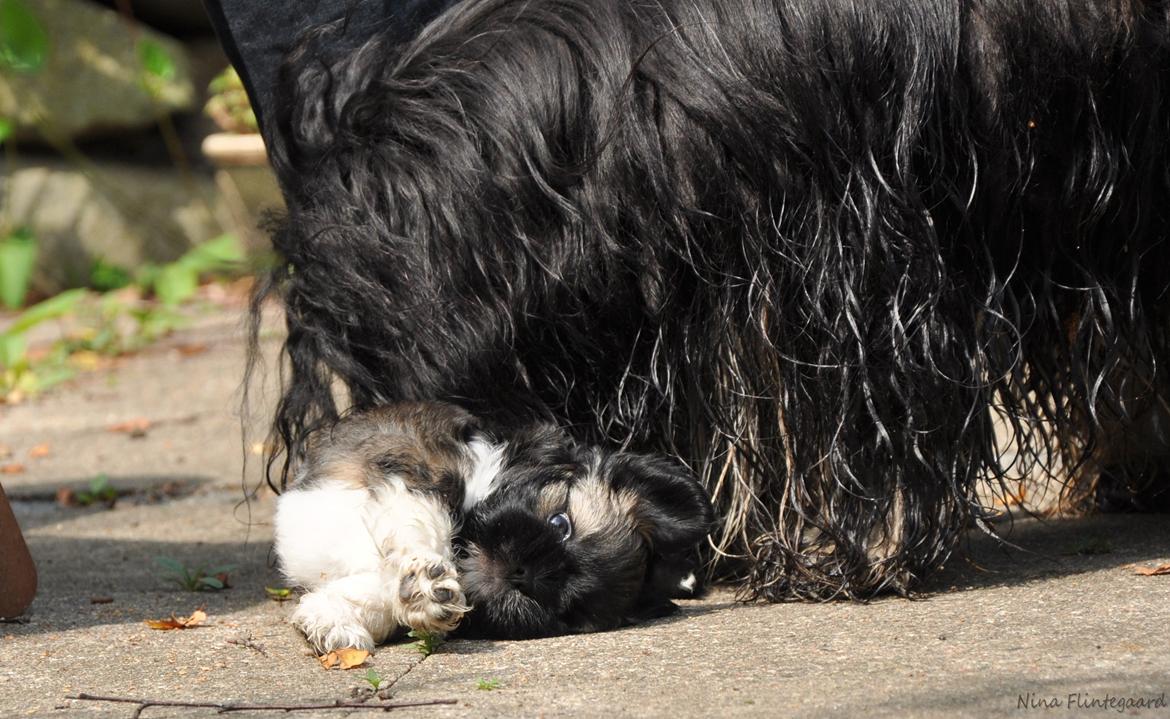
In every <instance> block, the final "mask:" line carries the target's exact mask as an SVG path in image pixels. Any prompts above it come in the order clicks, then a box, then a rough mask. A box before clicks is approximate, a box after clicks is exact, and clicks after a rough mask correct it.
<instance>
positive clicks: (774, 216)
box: [263, 0, 1170, 599]
mask: <svg viewBox="0 0 1170 719" xmlns="http://www.w3.org/2000/svg"><path fill="white" fill-rule="evenodd" d="M344 32H345V30H344V28H343V27H342V26H341V25H332V26H327V27H323V28H320V29H318V30H317V31H316V32H314V33H313V34H311V35H310V36H309V37H307V38H306V40H305V42H304V43H303V44H302V45H301V46H300V47H299V49H298V50H297V51H296V52H295V53H293V54H292V55H291V56H290V58H289V60H288V64H287V65H286V67H285V75H284V83H285V84H284V87H283V89H282V91H281V93H280V94H279V95H278V97H279V101H278V103H277V106H278V107H281V108H284V109H283V110H282V112H281V114H280V116H279V117H278V118H276V120H275V122H276V123H277V126H278V128H279V131H280V134H281V136H282V137H283V138H284V139H285V145H284V146H283V147H281V148H280V149H279V150H278V151H277V152H275V153H274V161H275V164H276V167H277V170H278V172H279V175H280V178H281V180H282V183H283V185H284V187H285V190H286V194H287V198H288V200H289V208H288V216H287V219H286V220H285V221H284V222H283V223H282V224H281V226H280V228H279V230H278V231H277V232H276V235H275V244H276V249H277V250H278V251H279V252H280V254H281V255H282V256H283V258H284V260H285V261H286V264H284V265H283V266H282V267H281V268H280V270H279V271H278V272H277V273H276V274H275V276H274V277H273V278H272V280H271V282H270V283H269V284H268V285H267V286H266V287H265V288H263V292H272V293H275V294H277V295H279V296H280V297H281V298H282V299H283V301H284V303H285V306H286V308H287V317H288V329H289V335H288V340H287V344H286V351H287V356H288V359H289V361H290V362H291V373H290V374H289V375H288V378H287V383H286V386H285V389H284V393H283V396H282V399H281V402H280V405H279V409H278V412H277V416H276V419H275V433H276V435H277V437H278V438H279V440H280V441H281V443H282V446H283V447H284V448H285V449H286V450H287V454H286V455H285V459H286V460H287V461H290V462H292V463H293V464H295V463H296V462H297V461H298V459H300V458H301V457H302V452H303V449H304V446H305V440H306V437H307V436H309V434H310V433H311V432H312V431H313V430H314V429H316V428H318V427H321V426H323V425H326V424H328V423H330V422H332V421H333V420H334V419H335V418H336V417H337V415H338V407H337V406H336V404H335V400H334V395H333V393H332V386H333V383H334V381H335V380H340V381H341V382H342V383H343V384H344V386H345V387H346V388H347V389H348V391H349V395H350V399H351V400H352V403H353V404H354V405H355V406H357V407H359V408H367V407H372V406H374V405H377V404H381V403H386V402H392V401H398V400H418V399H441V400H449V401H453V402H456V403H458V404H460V405H462V406H464V407H466V408H468V409H469V410H471V411H472V412H474V413H475V414H476V415H478V416H480V417H483V418H486V419H487V420H488V421H489V423H490V424H493V425H495V426H497V427H504V428H507V427H509V426H518V425H519V424H521V423H526V422H528V421H530V420H533V419H551V420H554V421H556V422H559V423H561V424H562V425H566V426H568V427H569V428H570V430H571V431H572V432H573V433H574V434H575V435H577V436H578V437H579V438H581V439H584V440H588V441H594V442H604V443H611V444H612V445H615V446H623V447H631V448H634V449H637V450H640V451H660V452H667V453H670V454H673V455H676V456H678V457H680V458H682V459H683V460H684V461H686V462H687V463H689V464H690V465H691V466H692V467H694V468H695V469H696V470H697V471H698V473H699V474H700V476H701V477H702V479H703V481H704V483H705V485H706V486H707V488H708V489H709V490H710V492H711V494H712V496H713V498H714V501H715V503H716V507H717V513H718V515H719V518H720V522H721V523H720V528H719V530H718V531H717V532H716V533H715V534H714V535H713V537H712V550H713V551H712V556H713V557H714V559H715V560H716V561H715V562H714V567H715V569H714V572H715V573H716V574H717V575H719V576H722V577H734V578H737V579H741V580H743V586H744V587H745V588H746V590H747V592H746V594H747V595H748V596H760V597H765V598H768V599H783V598H791V597H817V598H823V597H829V596H864V595H868V594H871V593H873V592H876V591H882V590H895V591H904V590H906V589H908V588H910V587H912V586H913V583H914V582H915V580H918V579H920V578H922V577H923V576H924V575H925V574H926V573H927V572H928V571H929V570H930V569H932V568H934V567H936V566H937V565H938V564H939V563H940V562H941V561H942V560H943V559H945V558H946V557H947V556H948V554H949V553H950V552H951V551H952V549H953V547H954V546H955V545H956V540H957V538H958V536H959V535H960V533H961V531H962V530H963V529H964V528H965V527H967V526H969V525H970V524H971V522H972V521H978V520H980V519H981V518H983V517H985V516H986V510H985V509H984V508H983V507H982V506H981V505H982V504H983V502H981V501H980V500H979V497H978V496H977V489H978V485H979V483H980V482H981V481H982V480H984V479H988V478H990V479H992V480H994V479H1001V480H1002V479H1007V478H1011V477H1013V476H1015V475H1016V474H1018V473H1020V472H1022V471H1025V470H1033V469H1039V470H1040V471H1045V470H1051V471H1057V470H1059V471H1060V472H1061V473H1062V474H1063V475H1067V477H1069V478H1070V479H1071V480H1072V481H1074V482H1076V483H1079V484H1076V486H1074V487H1073V489H1074V490H1076V491H1077V492H1079V496H1084V497H1090V498H1091V495H1093V494H1094V493H1095V492H1104V491H1105V485H1108V486H1109V488H1110V489H1109V491H1110V493H1111V496H1116V495H1118V494H1119V492H1118V491H1115V490H1117V489H1118V488H1120V489H1121V490H1122V492H1121V493H1122V494H1124V495H1125V496H1126V497H1129V498H1130V499H1131V500H1132V502H1133V503H1135V504H1138V505H1141V504H1142V503H1144V502H1147V501H1148V500H1149V498H1150V497H1152V496H1154V495H1155V494H1157V493H1158V492H1159V491H1161V490H1163V489H1165V487H1166V485H1167V482H1166V480H1165V473H1166V469H1167V465H1168V463H1167V461H1166V453H1165V444H1166V438H1167V431H1166V425H1165V424H1164V422H1165V416H1166V415H1165V408H1166V406H1167V405H1166V402H1167V399H1170V391H1168V389H1167V382H1166V375H1165V369H1164V367H1163V366H1162V365H1163V364H1164V363H1165V362H1166V361H1167V360H1170V338H1168V336H1167V332H1168V330H1170V325H1168V317H1167V315H1168V311H1170V295H1168V289H1170V283H1168V279H1167V278H1168V275H1170V249H1168V244H1167V239H1168V232H1170V229H1168V228H1170V152H1168V150H1167V138H1168V137H1170V100H1168V99H1167V92H1168V91H1170V9H1168V4H1167V3H1165V2H1161V1H1155V0H987V1H974V0H799V1H797V0H645V1H639V2H635V1H632V0H462V2H459V3H457V4H455V5H454V6H453V7H451V8H449V9H447V10H446V11H445V12H444V13H443V14H441V15H440V16H438V17H437V18H435V19H433V20H432V21H430V22H429V23H428V24H427V25H426V27H425V28H424V29H423V30H422V32H421V34H419V36H418V37H417V38H414V39H411V40H408V41H405V42H400V41H399V38H395V37H394V36H392V35H390V34H378V35H375V36H374V37H373V38H372V39H369V40H368V41H365V42H362V43H359V44H357V45H356V47H353V49H352V51H349V52H346V53H345V54H344V57H341V58H336V57H330V55H331V53H330V52H329V48H330V47H336V46H337V42H338V40H337V37H338V35H339V34H344ZM353 45H354V44H353V43H349V45H347V47H348V46H353ZM997 415H998V417H999V418H998V419H997ZM997 422H998V423H999V424H998V427H997ZM1135 427H1138V428H1140V429H1141V431H1143V432H1145V433H1146V435H1145V436H1147V437H1148V442H1146V441H1143V442H1142V443H1139V444H1140V445H1141V446H1139V447H1138V449H1139V450H1140V451H1137V452H1134V453H1129V454H1128V455H1127V456H1122V457H1120V458H1119V457H1118V456H1117V453H1115V452H1111V451H1110V447H1111V446H1112V445H1111V444H1110V443H1108V442H1106V441H1105V440H1106V438H1108V437H1109V436H1111V435H1113V434H1114V433H1118V432H1120V433H1123V434H1124V433H1127V432H1130V431H1131V430H1133V428H1135ZM997 431H998V432H999V435H1000V436H999V438H998V439H997ZM1134 431H1136V430H1134ZM1005 438H1006V440H1007V441H1008V444H1010V445H1011V447H1012V450H1013V456H1014V458H1015V459H1013V460H1012V461H1011V462H1007V461H1005V459H1004V457H1003V455H1002V449H1003V444H1004V443H1003V441H1002V440H1004V439H1005ZM285 471H286V473H287V465H286V467H285Z"/></svg>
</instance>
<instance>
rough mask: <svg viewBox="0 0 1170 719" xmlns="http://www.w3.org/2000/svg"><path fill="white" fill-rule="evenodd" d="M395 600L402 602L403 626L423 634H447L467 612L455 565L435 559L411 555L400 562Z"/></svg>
mask: <svg viewBox="0 0 1170 719" xmlns="http://www.w3.org/2000/svg"><path fill="white" fill-rule="evenodd" d="M398 598H399V599H400V600H401V601H402V610H403V616H402V623H403V624H405V625H407V626H408V627H410V628H411V629H417V630H419V631H424V632H431V633H439V634H444V633H446V632H449V631H451V630H453V629H454V628H455V627H456V626H458V624H459V620H460V619H462V618H463V615H464V613H466V612H467V611H468V610H469V609H470V607H468V606H467V604H466V602H467V600H466V598H465V597H464V596H463V588H462V587H460V586H459V578H458V576H457V574H456V572H455V566H454V565H453V564H452V563H451V562H450V561H448V560H446V559H443V558H441V557H437V556H431V557H425V556H412V557H409V558H407V559H406V560H405V561H404V562H403V563H402V566H401V569H400V571H399V575H398Z"/></svg>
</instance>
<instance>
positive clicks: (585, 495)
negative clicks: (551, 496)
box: [569, 474, 636, 537]
mask: <svg viewBox="0 0 1170 719" xmlns="http://www.w3.org/2000/svg"><path fill="white" fill-rule="evenodd" d="M634 507H635V499H634V497H633V496H632V495H630V494H629V493H626V492H614V491H613V490H612V489H611V488H610V486H609V484H608V483H606V482H605V481H603V480H601V479H600V478H599V477H596V476H594V475H592V474H591V475H589V476H588V477H586V478H585V479H583V480H581V481H580V482H577V483H575V484H574V485H573V489H572V491H571V492H570V493H569V517H570V518H571V519H572V521H573V532H574V533H575V534H576V535H577V536H582V537H588V536H591V535H603V536H604V535H615V534H632V533H633V532H635V531H636V522H635V516H634Z"/></svg>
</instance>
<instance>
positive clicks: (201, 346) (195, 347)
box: [175, 342, 207, 357]
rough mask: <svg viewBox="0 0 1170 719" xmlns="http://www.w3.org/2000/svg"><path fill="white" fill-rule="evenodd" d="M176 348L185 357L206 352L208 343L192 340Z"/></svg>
mask: <svg viewBox="0 0 1170 719" xmlns="http://www.w3.org/2000/svg"><path fill="white" fill-rule="evenodd" d="M175 350H176V351H178V353H179V354H180V355H181V356H183V357H193V356H195V355H199V354H203V353H204V352H206V351H207V345H206V344H205V343H203V342H192V343H188V344H181V345H178V346H176V347H175Z"/></svg>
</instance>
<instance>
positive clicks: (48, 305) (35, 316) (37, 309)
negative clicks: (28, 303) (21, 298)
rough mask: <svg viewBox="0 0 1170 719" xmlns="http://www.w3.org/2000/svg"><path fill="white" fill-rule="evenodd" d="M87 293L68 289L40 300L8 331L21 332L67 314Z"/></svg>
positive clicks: (14, 322)
mask: <svg viewBox="0 0 1170 719" xmlns="http://www.w3.org/2000/svg"><path fill="white" fill-rule="evenodd" d="M87 294H89V293H88V292H87V291H86V290H82V289H77V290H66V291H65V292H62V293H61V294H59V295H55V296H53V297H50V298H49V299H47V300H45V301H43V302H38V303H37V304H35V305H33V306H32V307H29V308H28V309H27V310H25V311H24V312H23V313H21V314H20V316H18V317H17V318H16V320H14V321H13V323H12V325H11V326H9V328H8V330H7V333H8V334H10V335H15V334H20V333H21V332H24V331H25V330H27V329H29V328H31V327H35V326H36V325H39V324H40V323H42V322H45V321H47V320H52V319H56V318H58V317H61V316H63V315H67V314H69V313H70V312H72V311H73V309H74V308H75V307H76V306H77V303H78V302H80V301H81V300H82V299H83V298H84V297H85V296H86V295H87Z"/></svg>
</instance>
